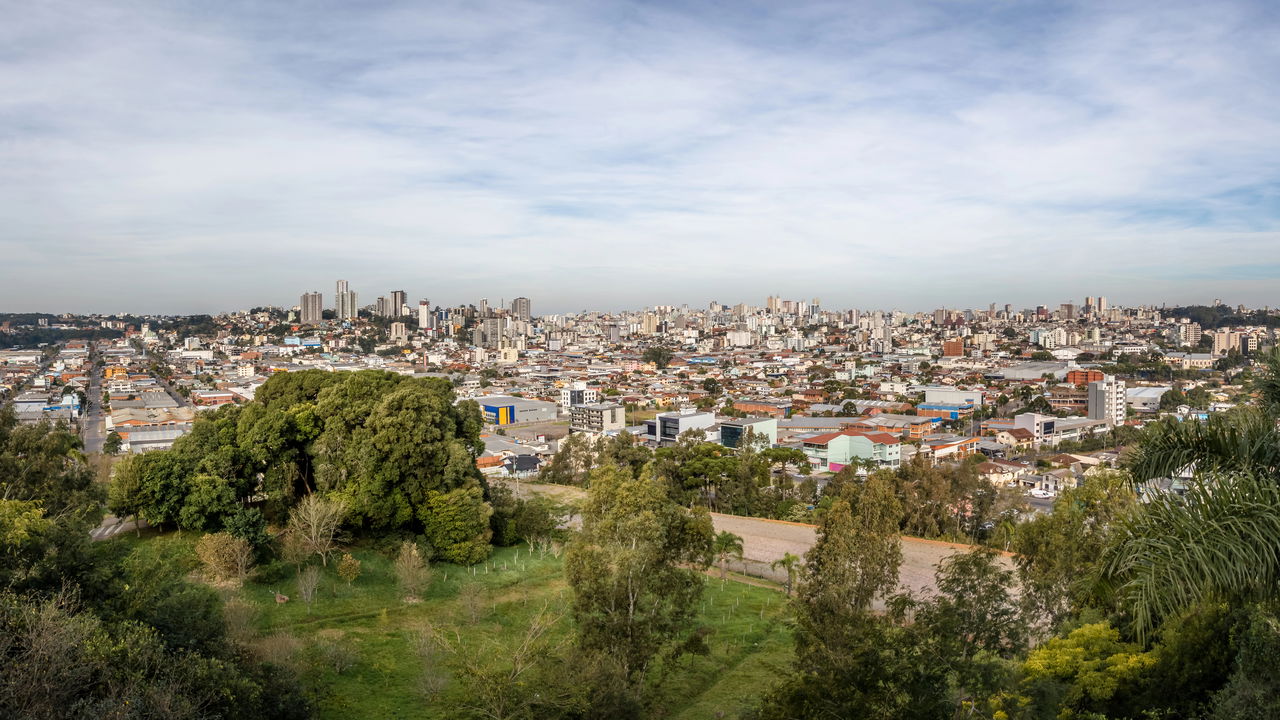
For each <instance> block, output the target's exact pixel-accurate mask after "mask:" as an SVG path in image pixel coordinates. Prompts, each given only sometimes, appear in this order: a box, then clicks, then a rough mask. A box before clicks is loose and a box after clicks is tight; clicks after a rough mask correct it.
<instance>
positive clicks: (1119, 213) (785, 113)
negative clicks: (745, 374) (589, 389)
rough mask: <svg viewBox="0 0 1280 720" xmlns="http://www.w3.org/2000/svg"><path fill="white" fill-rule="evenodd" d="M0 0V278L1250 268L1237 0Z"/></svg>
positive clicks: (1224, 273) (910, 274)
mask: <svg viewBox="0 0 1280 720" xmlns="http://www.w3.org/2000/svg"><path fill="white" fill-rule="evenodd" d="M4 4H5V3H3V2H0V6H3V5H4ZM3 9H4V10H5V17H6V18H9V19H10V22H8V23H6V24H5V25H4V26H0V48H7V49H8V50H6V51H5V52H4V54H0V257H2V258H5V259H6V260H7V262H5V266H6V267H3V268H0V280H3V282H2V283H0V307H5V308H12V309H15V310H16V309H57V310H62V309H67V310H86V311H91V310H103V311H107V310H116V309H129V310H140V311H157V312H161V311H173V312H178V311H211V310H221V309H231V308H235V307H245V306H250V305H255V304H260V303H263V302H274V303H282V304H292V303H294V302H296V296H297V295H298V294H299V293H301V292H302V291H304V290H308V289H312V288H319V289H321V290H323V291H325V292H326V295H329V294H331V289H332V281H333V280H334V279H336V278H337V277H345V278H347V279H348V280H350V281H351V282H352V284H353V286H354V287H356V288H357V289H358V290H359V291H360V292H361V294H362V296H363V297H365V298H367V299H369V300H372V299H373V298H374V297H375V296H376V295H379V294H385V292H386V291H387V290H389V289H391V288H393V287H395V288H401V287H403V288H405V289H407V290H409V292H410V294H411V296H415V297H417V296H424V297H430V298H431V299H432V300H434V301H438V302H442V303H458V302H475V301H478V299H479V298H480V297H490V299H497V298H510V297H513V296H516V295H527V296H529V297H532V298H534V300H535V303H536V304H537V306H538V311H540V312H542V311H557V310H571V309H580V308H587V307H592V308H619V307H638V306H643V305H651V304H655V303H672V302H674V303H681V302H688V303H690V304H693V305H699V306H700V305H703V304H705V302H706V301H707V300H708V299H711V298H715V299H718V300H720V301H722V302H737V301H741V300H746V301H750V302H761V301H762V299H763V296H764V295H766V294H769V293H776V292H781V293H785V294H788V295H792V296H795V297H805V298H808V297H814V296H816V297H821V298H822V299H823V301H824V304H825V305H827V306H829V307H831V306H859V307H902V308H907V309H925V308H929V307H933V306H936V305H949V306H966V305H974V306H985V305H986V304H987V302H990V301H996V302H1000V303H1004V302H1013V303H1015V304H1019V305H1034V304H1037V303H1046V304H1053V303H1057V302H1064V301H1070V300H1073V299H1074V300H1077V301H1078V300H1079V299H1080V297H1082V296H1083V295H1086V294H1092V295H1096V294H1103V295H1107V296H1108V297H1110V298H1112V299H1113V301H1119V302H1132V303H1140V302H1161V301H1166V300H1167V301H1171V302H1177V301H1191V300H1199V301H1203V300H1205V299H1211V298H1212V297H1217V296H1224V297H1225V296H1228V295H1230V296H1232V297H1230V298H1228V299H1230V300H1231V301H1233V302H1236V301H1240V302H1249V303H1256V304H1259V305H1261V304H1275V302H1274V297H1273V293H1274V289H1273V288H1274V280H1275V279H1276V278H1275V276H1274V273H1272V274H1267V273H1265V272H1260V273H1253V274H1247V273H1245V274H1242V273H1240V272H1236V271H1232V270H1231V269H1230V268H1231V266H1233V265H1235V264H1239V261H1241V260H1242V259H1245V260H1247V261H1248V262H1250V263H1252V264H1254V265H1255V266H1274V265H1276V264H1277V262H1278V261H1280V232H1278V231H1277V225H1278V224H1280V203H1278V202H1277V191H1276V188H1277V187H1280V184H1278V183H1280V161H1278V160H1277V158H1280V92H1278V91H1277V90H1276V89H1275V85H1274V83H1273V82H1272V81H1271V80H1270V78H1273V77H1275V76H1276V74H1277V72H1278V71H1280V49H1278V48H1277V47H1276V46H1275V43H1274V42H1272V40H1273V38H1274V36H1275V33H1276V30H1277V29H1278V28H1277V24H1278V23H1277V16H1276V11H1275V10H1273V9H1272V6H1271V5H1269V4H1267V3H1264V2H1256V3H1214V4H1212V6H1208V5H1205V4H1198V3H1190V2H1187V3H1160V4H1154V3H1153V4H1139V5H1123V6H1121V5H1116V4H1114V3H1105V2H1098V3H1070V4H1062V5H1054V6H1037V7H1036V8H1034V9H1032V8H1030V7H1029V6H1024V5H1021V4H1009V5H1001V4H991V3H977V2H973V3H943V4H936V5H929V4H921V5H918V6H912V7H907V8H904V7H901V4H889V3H876V4H872V3H863V4H849V3H825V2H802V3H786V4H779V3H758V4H750V3H744V4H736V3H735V4H728V5H725V4H714V5H712V4H708V5H705V6H702V5H698V4H684V3H680V4H676V3H669V4H664V3H622V2H615V3H604V2H600V3H585V2H583V3H559V2H555V3H553V2H546V3H517V4H511V3H497V2H452V3H450V2H442V3H431V4H429V5H421V4H413V3H403V2H383V3H370V4H365V3H361V4H358V5H356V4H346V3H328V2H312V3H306V4H301V5H299V4H289V5H280V4H272V3H266V4H262V3H229V4H222V3H220V4H216V5H208V4H194V3H193V4H168V3H165V4H161V3H151V2H130V3H59V2H50V3H37V4H21V5H18V4H16V3H15V4H13V5H12V6H11V7H9V8H3ZM1188 268H1197V270H1196V271H1195V272H1188ZM1201 268H1210V270H1207V271H1201V270H1200V269H1201ZM1212 268H1221V272H1218V271H1215V270H1212ZM50 277H57V278H75V280H74V282H67V281H66V280H62V281H59V282H55V283H53V284H50V282H49V278H50ZM326 299H327V300H328V297H326Z"/></svg>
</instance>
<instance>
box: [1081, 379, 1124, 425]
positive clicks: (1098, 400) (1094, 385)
mask: <svg viewBox="0 0 1280 720" xmlns="http://www.w3.org/2000/svg"><path fill="white" fill-rule="evenodd" d="M1125 401H1126V393H1125V388H1124V381H1123V380H1117V379H1116V378H1114V377H1111V376H1107V377H1106V378H1105V379H1103V380H1098V381H1096V382H1091V383H1089V418H1090V419H1093V420H1106V421H1107V422H1109V423H1111V424H1112V425H1123V424H1124V417H1125V407H1126V402H1125Z"/></svg>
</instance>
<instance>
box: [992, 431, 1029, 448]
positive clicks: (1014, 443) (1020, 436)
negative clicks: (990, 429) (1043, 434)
mask: <svg viewBox="0 0 1280 720" xmlns="http://www.w3.org/2000/svg"><path fill="white" fill-rule="evenodd" d="M996 442H998V443H1000V444H1001V445H1008V446H1009V447H1011V448H1015V449H1017V450H1030V449H1032V448H1033V447H1035V444H1036V436H1035V434H1034V433H1032V432H1031V431H1030V430H1028V429H1026V428H1012V429H1009V430H1001V431H1000V432H997V433H996Z"/></svg>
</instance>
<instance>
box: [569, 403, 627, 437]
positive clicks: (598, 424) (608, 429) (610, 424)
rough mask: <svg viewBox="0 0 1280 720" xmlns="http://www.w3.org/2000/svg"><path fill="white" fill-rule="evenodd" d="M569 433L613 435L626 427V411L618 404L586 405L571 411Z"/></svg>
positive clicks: (572, 408)
mask: <svg viewBox="0 0 1280 720" xmlns="http://www.w3.org/2000/svg"><path fill="white" fill-rule="evenodd" d="M569 415H570V420H569V431H570V432H585V433H595V434H602V433H603V434H612V433H617V432H620V431H622V430H623V428H625V427H626V420H625V418H626V409H625V408H624V407H623V406H622V405H619V404H618V403H608V402H604V403H584V404H579V405H574V406H573V407H571V408H570V409H569Z"/></svg>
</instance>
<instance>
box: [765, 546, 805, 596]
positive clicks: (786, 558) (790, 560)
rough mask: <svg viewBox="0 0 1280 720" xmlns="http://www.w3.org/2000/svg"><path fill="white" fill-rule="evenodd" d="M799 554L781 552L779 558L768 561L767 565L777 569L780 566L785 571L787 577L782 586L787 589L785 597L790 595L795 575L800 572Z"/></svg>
mask: <svg viewBox="0 0 1280 720" xmlns="http://www.w3.org/2000/svg"><path fill="white" fill-rule="evenodd" d="M800 562H801V560H800V556H798V555H792V554H791V553H783V554H782V557H781V558H778V559H777V560H774V561H773V562H772V563H769V567H770V568H772V569H774V570H777V569H778V568H782V569H783V570H784V571H785V572H786V573H787V579H786V581H785V582H784V583H783V588H784V589H785V590H786V591H787V597H791V587H792V585H794V584H795V581H796V577H797V576H798V575H799V574H800V567H801V565H800Z"/></svg>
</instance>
